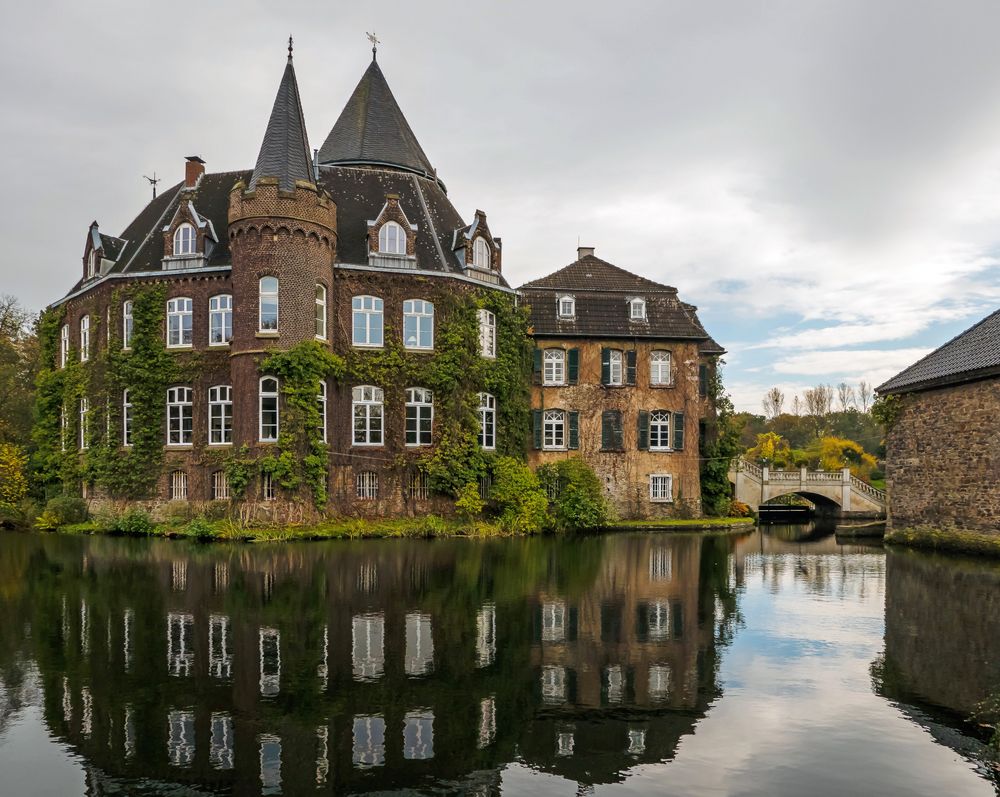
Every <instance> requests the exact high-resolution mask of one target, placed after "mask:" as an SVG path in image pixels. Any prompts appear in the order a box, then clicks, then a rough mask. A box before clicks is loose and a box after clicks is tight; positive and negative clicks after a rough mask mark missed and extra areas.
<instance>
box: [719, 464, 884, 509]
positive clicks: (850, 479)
mask: <svg viewBox="0 0 1000 797" xmlns="http://www.w3.org/2000/svg"><path fill="white" fill-rule="evenodd" d="M729 481H730V482H732V483H733V484H734V485H735V487H736V490H735V498H736V500H737V501H742V502H743V503H744V504H748V505H749V506H751V507H755V506H760V505H761V504H766V503H767V502H768V501H771V500H773V499H775V498H780V497H781V496H783V495H793V494H794V495H800V496H802V497H803V498H805V499H807V500H809V501H812V502H813V503H814V504H816V505H817V506H819V507H829V508H831V509H832V508H836V510H837V513H838V514H847V513H851V514H858V513H862V514H878V515H884V514H885V507H886V500H885V492H883V491H882V490H878V489H876V488H874V487H872V486H871V485H870V484H866V483H865V482H863V481H861V479H858V478H855V477H854V476H852V475H851V471H850V469H849V468H844V469H843V470H839V471H826V470H809V469H808V468H801V469H799V470H771V469H770V468H768V467H760V466H758V465H754V464H753V463H752V462H747V461H746V460H745V459H742V458H740V459H737V460H735V461H734V462H733V464H732V466H731V467H730V469H729Z"/></svg>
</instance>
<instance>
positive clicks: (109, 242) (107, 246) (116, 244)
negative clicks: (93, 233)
mask: <svg viewBox="0 0 1000 797" xmlns="http://www.w3.org/2000/svg"><path fill="white" fill-rule="evenodd" d="M98 235H100V236H101V251H103V253H104V257H106V258H107V259H108V260H118V258H119V257H120V256H121V252H122V249H123V248H124V246H125V241H123V240H122V239H121V238H115V237H114V236H113V235H105V234H104V233H103V232H102V233H98Z"/></svg>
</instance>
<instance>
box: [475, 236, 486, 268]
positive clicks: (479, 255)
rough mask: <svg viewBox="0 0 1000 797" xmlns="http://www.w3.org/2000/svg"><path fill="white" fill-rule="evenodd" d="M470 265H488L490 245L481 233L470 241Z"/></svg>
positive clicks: (478, 266)
mask: <svg viewBox="0 0 1000 797" xmlns="http://www.w3.org/2000/svg"><path fill="white" fill-rule="evenodd" d="M472 265H473V266H475V267H476V268H482V269H488V268H489V267H490V245H489V244H488V243H486V239H485V238H483V236H481V235H479V236H477V237H476V240H474V241H473V242H472Z"/></svg>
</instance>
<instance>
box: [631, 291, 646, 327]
mask: <svg viewBox="0 0 1000 797" xmlns="http://www.w3.org/2000/svg"><path fill="white" fill-rule="evenodd" d="M628 317H629V319H630V320H632V321H645V320H646V300H645V299H642V298H640V297H638V296H637V297H636V298H635V299H631V300H630V301H629V303H628Z"/></svg>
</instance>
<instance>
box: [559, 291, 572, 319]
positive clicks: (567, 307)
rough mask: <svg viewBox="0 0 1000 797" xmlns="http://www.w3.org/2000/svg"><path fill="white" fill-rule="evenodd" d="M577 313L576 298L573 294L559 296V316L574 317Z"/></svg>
mask: <svg viewBox="0 0 1000 797" xmlns="http://www.w3.org/2000/svg"><path fill="white" fill-rule="evenodd" d="M575 315H576V299H574V298H573V297H572V296H560V297H559V317H560V318H572V317H573V316H575Z"/></svg>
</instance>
